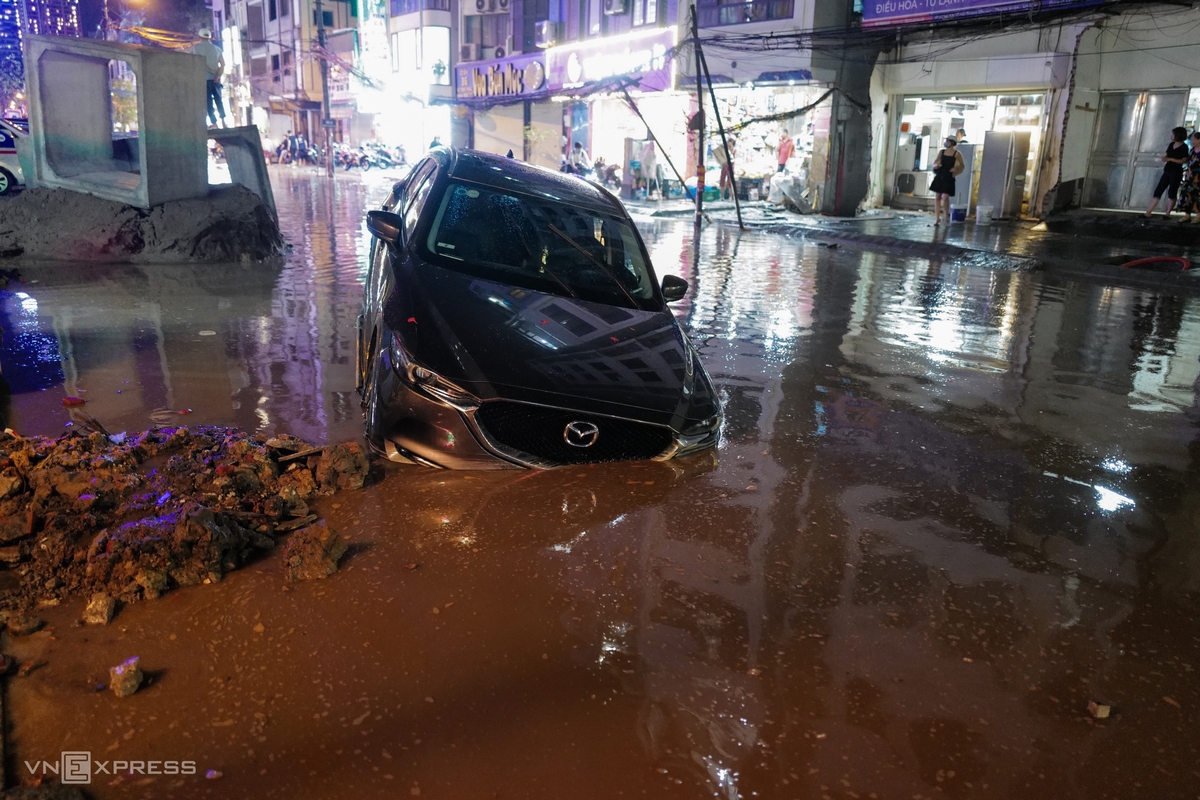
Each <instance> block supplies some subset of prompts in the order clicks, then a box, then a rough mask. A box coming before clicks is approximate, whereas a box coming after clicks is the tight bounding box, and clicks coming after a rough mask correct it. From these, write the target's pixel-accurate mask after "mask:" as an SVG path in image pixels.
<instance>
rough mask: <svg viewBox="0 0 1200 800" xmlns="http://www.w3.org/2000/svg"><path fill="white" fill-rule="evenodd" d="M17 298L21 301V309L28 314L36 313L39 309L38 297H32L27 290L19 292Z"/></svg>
mask: <svg viewBox="0 0 1200 800" xmlns="http://www.w3.org/2000/svg"><path fill="white" fill-rule="evenodd" d="M16 296H17V299H19V300H20V301H21V310H22V311H24V312H25V313H26V314H36V313H37V310H38V302H37V298H34V297H30V296H29V295H27V294H26V293H25V292H17V293H16Z"/></svg>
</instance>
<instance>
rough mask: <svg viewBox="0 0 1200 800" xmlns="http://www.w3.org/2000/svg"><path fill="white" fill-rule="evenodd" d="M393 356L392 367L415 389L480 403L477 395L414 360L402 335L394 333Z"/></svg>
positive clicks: (453, 400) (450, 399) (456, 400)
mask: <svg viewBox="0 0 1200 800" xmlns="http://www.w3.org/2000/svg"><path fill="white" fill-rule="evenodd" d="M389 351H390V354H391V357H392V367H393V368H394V369H395V370H396V373H397V374H398V375H399V376H400V379H401V380H402V381H404V382H405V383H407V384H408V385H409V386H411V387H413V388H414V389H420V390H423V391H425V392H426V393H428V394H431V395H433V396H434V397H436V398H438V399H440V400H444V401H446V402H449V403H454V404H462V403H478V402H479V401H478V399H477V398H476V397H475V395H473V394H471V393H470V392H468V391H467V390H466V389H464V388H462V387H461V386H459V385H458V384H456V383H454V382H453V381H449V380H446V379H445V378H443V377H442V376H441V375H438V374H437V373H436V372H434V371H433V370H431V369H428V368H426V367H422V366H421V365H420V364H416V363H414V362H413V360H412V359H411V358H409V357H408V353H406V352H405V351H404V345H402V344H401V343H400V337H399V336H398V335H396V334H393V335H392V346H391V347H390V348H389Z"/></svg>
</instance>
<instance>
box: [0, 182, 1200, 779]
mask: <svg viewBox="0 0 1200 800" xmlns="http://www.w3.org/2000/svg"><path fill="white" fill-rule="evenodd" d="M275 177H276V178H277V179H278V181H277V184H276V199H277V202H278V204H279V207H280V212H281V217H282V221H283V227H284V232H285V235H286V236H287V237H288V238H289V240H290V241H291V242H292V243H293V244H294V245H295V249H294V252H293V253H292V255H291V257H290V258H289V259H288V261H287V263H286V264H284V265H282V267H278V268H273V269H272V268H247V267H244V266H240V265H239V266H233V267H228V268H220V267H210V266H205V267H203V268H198V269H188V268H181V267H163V268H151V267H112V266H93V265H60V266H46V267H27V268H25V269H24V272H25V277H26V281H27V282H26V284H25V285H24V286H17V287H10V288H9V289H8V290H6V292H5V293H3V294H0V309H2V312H3V313H2V315H0V322H2V324H3V335H4V339H3V349H2V351H0V367H2V374H3V378H4V380H5V382H6V383H7V384H8V386H9V388H10V389H11V400H9V401H7V405H6V406H5V408H4V413H5V415H6V416H7V417H8V424H9V425H10V426H11V427H13V428H15V429H17V430H19V431H20V432H22V433H25V434H46V435H57V434H58V433H60V432H62V431H63V430H65V428H64V425H65V424H66V423H67V422H68V421H69V417H68V414H67V411H66V410H65V409H63V408H62V406H61V398H62V396H63V395H64V394H69V395H77V396H81V397H85V398H86V399H87V406H86V408H87V411H88V413H90V414H92V415H93V416H95V417H96V418H98V419H100V420H102V421H103V422H104V424H105V425H106V427H107V428H108V429H109V430H110V431H119V430H125V429H128V430H135V429H142V428H145V427H146V426H147V425H149V424H150V415H151V413H152V412H153V411H154V410H155V409H171V410H175V411H178V410H183V409H189V408H190V409H191V412H192V413H191V414H189V415H186V416H187V419H188V424H213V425H238V426H241V427H243V428H244V429H246V430H247V431H248V432H251V433H260V432H261V433H266V434H272V435H273V434H276V433H289V434H294V435H296V436H300V437H303V438H305V439H307V440H309V441H315V442H337V441H343V440H347V439H352V438H355V437H357V436H358V435H359V434H360V431H361V422H360V417H359V412H358V402H357V397H356V396H355V394H354V388H353V387H354V375H353V372H354V338H355V331H354V322H355V316H356V315H357V313H358V304H359V300H360V292H361V288H360V278H361V275H362V273H363V270H364V267H365V254H366V251H367V240H366V238H365V233H364V231H363V230H362V228H361V225H360V221H361V219H362V214H363V211H364V208H366V207H367V205H368V204H369V203H372V202H374V200H375V199H377V198H379V197H381V196H382V195H383V194H384V193H385V192H386V190H387V189H388V188H389V186H388V183H387V182H386V181H384V180H382V179H380V178H378V177H374V176H367V177H366V178H364V180H365V181H366V182H365V183H364V182H359V181H358V180H348V179H345V178H342V179H339V180H338V181H336V182H335V183H334V184H333V186H332V187H330V186H329V185H327V184H325V183H324V182H323V181H322V180H320V179H317V178H311V177H308V176H303V175H296V176H293V175H292V174H291V173H289V172H287V171H284V172H281V173H278V174H276V176H275ZM642 222H643V223H644V224H643V226H642V229H643V232H644V234H645V235H646V237H647V240H648V242H649V244H650V247H651V251H652V255H653V257H654V262H655V266H656V268H657V269H658V271H659V273H660V274H661V273H664V272H675V273H678V274H681V275H683V277H685V278H687V279H688V280H689V281H690V282H691V283H692V287H693V290H692V291H691V292H690V293H689V295H688V297H687V299H686V300H685V301H684V302H682V303H680V304H678V305H677V307H676V311H677V313H678V315H679V316H680V318H681V319H682V320H683V321H684V322H685V323H686V326H687V328H688V330H689V333H690V335H691V336H692V338H693V341H694V342H695V343H696V344H697V346H698V347H699V349H700V351H701V354H702V356H703V358H704V360H705V363H706V365H707V367H708V369H709V371H710V373H711V374H712V376H713V378H714V380H715V381H716V383H717V384H718V386H719V388H720V389H721V391H722V392H723V394H724V397H725V401H726V424H725V429H724V435H723V440H722V443H721V446H720V448H719V450H717V451H716V452H715V453H710V454H706V455H704V456H701V457H698V458H694V459H690V460H685V461H679V462H675V463H668V464H658V463H652V464H622V465H610V466H599V467H589V468H570V469H563V470H556V471H551V472H543V473H534V472H520V471H513V472H504V473H487V474H484V473H477V474H470V473H447V472H434V471H429V470H425V469H421V468H412V467H398V466H394V465H381V466H380V468H379V474H378V476H377V477H376V480H375V481H374V483H373V484H372V485H370V486H368V487H367V488H366V489H363V490H361V491H358V492H347V493H339V494H338V495H336V496H334V497H331V498H327V499H325V500H323V501H319V502H317V503H316V504H314V507H315V509H316V510H318V511H320V512H321V513H323V515H324V516H325V518H326V519H327V521H328V523H329V525H330V526H331V527H332V528H334V529H336V530H337V531H339V532H341V533H342V534H343V535H344V536H345V537H346V538H347V540H348V542H349V552H348V554H347V556H346V557H345V559H344V560H343V562H342V565H343V566H342V569H341V570H340V571H339V572H337V573H336V574H334V575H333V576H331V577H330V578H328V579H326V580H323V581H311V582H306V583H301V584H293V583H289V582H288V581H286V580H285V579H284V575H283V569H282V567H281V564H280V563H279V562H280V554H279V553H278V551H276V552H275V553H273V554H270V555H267V556H266V557H264V558H263V559H262V560H260V561H258V562H256V563H255V564H253V565H251V566H250V567H249V568H247V569H244V570H242V571H239V572H236V573H233V574H231V575H229V576H227V577H226V578H225V579H224V580H223V581H221V582H220V583H216V584H213V585H201V586H195V587H190V588H187V589H183V590H178V591H174V592H171V593H169V594H167V595H166V596H165V597H163V598H161V599H159V600H155V601H152V602H143V603H138V604H133V605H130V606H127V607H125V608H123V609H121V611H120V612H119V614H118V616H117V617H116V619H115V620H114V621H113V623H112V624H111V625H110V626H108V627H91V626H89V627H76V626H75V625H73V622H74V621H75V620H76V619H77V618H78V617H80V616H81V615H82V612H83V604H82V603H81V602H80V603H74V604H71V603H66V604H63V605H61V606H59V607H55V608H48V609H42V610H40V611H39V612H38V613H39V615H40V616H41V617H43V618H44V619H45V620H46V621H47V622H48V627H47V628H46V629H43V630H42V631H40V632H38V633H35V634H32V635H30V636H25V637H19V638H9V637H7V635H6V638H5V645H4V646H5V650H6V652H9V653H13V654H15V655H17V656H18V657H19V659H20V660H22V661H25V662H28V661H35V662H44V664H43V665H41V666H38V667H37V668H35V669H34V670H33V671H32V672H31V673H30V674H29V675H28V676H26V677H11V678H8V679H7V681H8V683H7V694H6V699H7V702H6V714H7V717H8V725H9V733H10V736H9V742H8V744H9V748H10V757H9V769H10V775H11V776H12V778H13V779H16V778H17V777H19V776H20V774H21V773H24V772H25V771H26V770H27V766H26V765H25V763H24V762H26V761H28V762H31V763H32V762H36V761H41V760H45V761H49V762H54V761H55V760H56V759H58V758H59V756H60V753H61V752H62V751H90V752H91V754H92V759H93V762H94V763H97V762H105V763H106V764H107V766H106V768H107V769H110V770H111V769H112V768H113V767H112V764H113V762H115V761H122V762H135V761H139V762H149V761H152V760H178V761H183V760H190V761H194V762H195V763H196V766H197V774H196V775H184V776H175V775H148V774H141V773H136V774H132V775H130V774H127V773H128V771H129V770H128V765H126V768H125V769H123V770H120V771H121V772H122V773H125V774H121V775H118V776H113V775H110V774H97V775H96V776H95V780H94V781H93V783H92V784H91V786H89V787H87V791H88V792H89V793H90V794H91V795H92V796H94V797H96V798H124V797H147V798H149V797H159V798H164V797H177V798H190V797H214V798H225V797H246V798H262V797H279V798H298V797H303V798H348V797H354V798H375V797H380V798H394V797H408V796H420V797H431V798H452V799H454V800H458V799H459V798H462V799H464V800H465V799H466V798H514V799H515V798H547V799H549V798H556V799H557V798H597V800H600V799H601V798H603V799H604V800H609V799H610V798H621V797H634V796H639V797H643V796H644V797H653V798H707V797H716V798H725V799H726V800H733V799H734V798H752V797H759V798H779V799H780V800H802V799H803V800H807V798H826V797H828V798H888V799H889V800H890V799H891V798H906V799H907V798H917V797H925V798H932V797H948V798H997V799H999V798H1005V799H1008V798H1013V799H1017V798H1022V799H1023V798H1034V797H1053V798H1089V800H1091V799H1092V798H1130V799H1131V800H1133V799H1135V798H1136V799H1140V798H1155V799H1156V800H1174V799H1175V798H1188V799H1189V800H1190V799H1191V798H1195V797H1197V796H1200V788H1198V787H1200V724H1198V721H1200V676H1198V674H1197V668H1200V623H1198V622H1197V620H1198V619H1200V614H1198V612H1200V488H1198V486H1200V483H1198V478H1200V474H1198V472H1200V470H1198V469H1197V466H1198V465H1197V460H1196V452H1197V451H1196V444H1197V433H1198V429H1197V423H1198V418H1200V407H1198V395H1197V386H1198V384H1197V380H1198V378H1200V299H1194V298H1187V299H1180V298H1176V297H1172V296H1168V295H1160V294H1156V293H1154V292H1150V291H1135V290H1128V289H1114V288H1106V287H1104V286H1102V285H1099V284H1076V283H1071V282H1065V281H1055V280H1053V279H1050V278H1047V277H1045V276H1040V275H1036V274H1029V273H1021V272H1003V271H991V270H986V269H979V268H976V267H971V266H967V265H963V264H956V263H952V262H949V263H941V262H938V261H929V260H925V259H920V258H908V257H900V256H895V255H883V254H878V253H870V252H865V251H856V250H850V249H847V248H845V247H842V248H838V249H829V248H824V247H818V246H816V245H815V244H811V243H806V242H804V241H802V240H796V239H788V238H785V237H781V236H777V235H767V234H756V233H746V234H740V235H739V234H737V233H736V232H730V231H729V230H725V229H710V230H708V231H707V232H706V234H705V238H704V241H703V254H702V255H703V257H702V266H701V269H700V272H699V273H698V274H693V272H692V271H691V267H690V251H689V249H688V236H689V234H690V223H688V222H685V221H657V222H656V221H653V220H650V219H646V220H643V221H642ZM134 655H136V656H139V657H140V658H141V666H142V669H143V670H144V671H145V672H146V674H147V676H148V677H149V678H150V682H149V685H148V686H147V687H145V688H143V689H142V690H141V691H139V692H138V693H137V694H135V695H133V696H132V697H129V698H124V699H119V698H117V697H115V696H114V695H113V694H112V693H110V692H107V691H98V690H97V684H103V683H104V682H105V681H106V680H107V676H108V668H109V667H111V666H114V665H116V664H119V663H120V662H122V661H124V660H125V659H126V658H129V657H130V656H134ZM1089 701H1095V702H1096V703H1099V704H1103V705H1109V706H1111V716H1110V717H1108V718H1107V719H1096V718H1094V716H1093V715H1092V714H1091V713H1089V709H1088V705H1089ZM209 770H215V771H216V772H218V773H220V775H219V777H218V776H217V775H216V774H215V773H214V776H213V777H212V778H207V777H205V773H206V772H207V771H209Z"/></svg>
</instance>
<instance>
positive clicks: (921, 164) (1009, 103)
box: [887, 90, 1046, 210]
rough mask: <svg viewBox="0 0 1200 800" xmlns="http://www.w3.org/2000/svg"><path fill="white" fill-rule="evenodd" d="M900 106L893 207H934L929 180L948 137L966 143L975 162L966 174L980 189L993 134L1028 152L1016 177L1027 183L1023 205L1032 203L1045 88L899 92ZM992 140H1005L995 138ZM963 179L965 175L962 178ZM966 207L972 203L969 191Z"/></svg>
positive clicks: (894, 153)
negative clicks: (945, 93) (987, 146)
mask: <svg viewBox="0 0 1200 800" xmlns="http://www.w3.org/2000/svg"><path fill="white" fill-rule="evenodd" d="M892 102H894V103H895V106H896V107H897V108H898V109H899V114H898V115H897V117H896V118H895V124H896V129H895V131H894V136H893V137H892V159H891V161H892V170H891V172H890V180H889V181H888V182H887V183H888V185H889V186H890V187H891V198H890V199H891V203H890V204H891V206H892V207H893V208H909V209H925V210H930V209H932V208H933V194H932V193H931V192H930V191H929V184H930V182H931V181H932V179H933V172H932V170H933V168H934V166H935V165H936V161H937V154H938V151H939V150H941V149H942V146H943V143H944V141H945V139H946V138H947V137H953V138H954V139H956V140H957V141H959V142H960V143H962V144H964V145H966V146H965V147H963V148H962V149H963V151H964V154H965V155H967V156H969V158H968V159H967V160H968V161H969V162H970V165H971V166H973V169H971V170H970V171H969V172H968V173H966V175H965V176H964V177H970V179H971V183H970V185H971V186H974V187H975V189H976V191H977V189H978V175H979V170H980V166H981V164H982V161H983V156H984V150H985V148H984V146H983V145H984V143H985V142H986V141H988V140H989V137H988V134H989V133H1006V134H1012V136H1011V137H1007V138H1008V139H1010V140H1013V141H1016V142H1018V143H1019V144H1020V149H1021V150H1023V151H1024V152H1025V154H1026V156H1025V159H1024V163H1023V164H1019V165H1016V178H1017V179H1019V182H1020V183H1022V184H1023V189H1022V198H1021V202H1022V203H1028V202H1029V199H1030V197H1029V192H1030V187H1032V186H1034V185H1036V183H1037V170H1038V166H1039V164H1040V155H1041V146H1042V132H1043V126H1044V122H1045V117H1046V92H1045V91H1044V90H1043V91H1039V90H1024V91H1017V90H1014V91H1009V92H1003V93H996V94H949V95H900V96H896V97H893V98H892ZM991 141H993V142H1000V141H1004V139H1001V138H1000V137H991ZM959 180H960V181H962V180H963V177H960V178H959ZM967 197H968V199H967V202H966V203H965V205H967V206H970V205H971V202H970V199H969V195H968V196H967Z"/></svg>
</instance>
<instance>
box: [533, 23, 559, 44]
mask: <svg viewBox="0 0 1200 800" xmlns="http://www.w3.org/2000/svg"><path fill="white" fill-rule="evenodd" d="M533 43H534V44H535V45H537V46H538V47H554V45H556V44H558V23H556V22H554V21H553V20H549V19H544V20H542V21H541V22H535V23H534V25H533Z"/></svg>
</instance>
